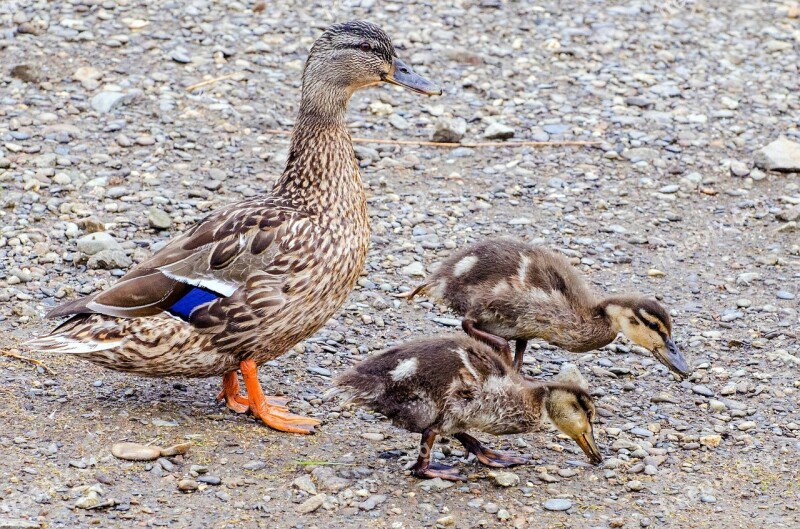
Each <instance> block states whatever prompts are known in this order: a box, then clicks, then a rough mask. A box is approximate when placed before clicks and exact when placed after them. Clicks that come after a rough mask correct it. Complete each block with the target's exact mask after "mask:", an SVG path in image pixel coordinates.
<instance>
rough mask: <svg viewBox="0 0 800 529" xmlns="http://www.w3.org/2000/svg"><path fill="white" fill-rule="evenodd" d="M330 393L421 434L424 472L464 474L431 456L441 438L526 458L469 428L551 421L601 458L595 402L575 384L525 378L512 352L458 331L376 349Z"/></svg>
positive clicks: (480, 454) (504, 460) (420, 473)
mask: <svg viewBox="0 0 800 529" xmlns="http://www.w3.org/2000/svg"><path fill="white" fill-rule="evenodd" d="M336 385H337V386H338V387H337V388H336V389H333V390H331V391H329V392H328V394H327V396H329V397H330V396H333V395H335V394H343V395H345V396H346V397H348V398H349V400H351V401H352V402H354V403H356V404H360V405H363V406H365V407H367V408H369V409H371V410H374V411H377V412H378V413H381V414H383V415H386V416H387V417H388V418H389V419H390V420H392V422H394V423H395V424H396V425H397V426H400V427H402V428H405V429H406V430H409V431H411V432H417V433H421V434H422V441H421V444H420V453H419V457H418V458H417V462H416V463H415V464H414V465H413V466H412V467H411V472H412V474H414V475H415V476H417V477H422V478H442V479H447V480H453V481H458V480H464V479H466V478H464V476H463V475H462V474H461V473H459V472H458V471H457V470H456V469H454V468H452V467H447V466H444V465H441V464H438V463H435V462H432V461H431V460H430V455H431V450H432V448H433V443H434V441H435V439H436V436H437V435H439V434H441V435H451V436H453V437H454V438H455V439H457V440H458V441H459V442H460V443H461V444H463V445H464V447H465V448H466V449H467V451H469V452H470V453H473V454H475V457H476V458H477V459H478V461H479V462H481V463H483V464H484V465H487V466H490V467H508V466H512V465H518V464H523V463H526V462H527V461H528V458H527V457H524V456H518V455H513V454H508V453H504V452H498V451H495V450H491V449H489V448H486V447H485V446H483V444H481V442H480V441H478V440H477V439H475V438H474V437H472V436H471V435H469V434H468V433H467V430H479V431H482V432H487V433H491V434H495V435H501V434H513V433H523V432H528V431H531V430H533V429H534V428H536V427H537V426H538V425H540V424H541V423H542V422H545V423H547V422H551V423H552V424H554V425H555V426H556V427H557V428H558V429H559V430H561V431H562V432H564V433H565V434H566V435H568V436H570V437H571V438H572V439H574V440H575V442H576V443H578V445H579V446H580V447H581V448H582V449H583V451H584V452H585V453H586V455H587V457H589V459H590V461H591V462H592V463H595V464H597V463H599V462H600V461H602V455H601V453H600V450H599V449H598V448H597V444H596V443H595V441H594V434H593V432H592V420H593V419H594V416H595V407H594V404H593V402H592V399H591V397H590V396H589V394H588V393H587V392H586V391H585V390H584V389H582V388H581V387H579V385H577V384H574V383H543V382H533V381H530V380H527V379H525V378H523V377H522V376H521V375H520V374H519V373H517V371H516V370H515V369H513V366H512V365H511V363H510V361H509V358H508V357H507V356H506V355H500V354H497V352H496V351H495V350H494V349H492V348H491V347H490V346H488V345H486V344H485V343H483V342H480V341H478V340H475V339H473V338H470V337H469V336H465V335H459V336H450V337H442V338H428V339H422V340H417V341H413V342H409V343H404V344H401V345H397V346H395V347H392V348H390V349H387V350H386V351H384V352H381V353H378V354H376V355H374V356H371V357H369V358H367V359H366V360H364V361H363V362H361V363H359V364H358V365H356V366H355V367H354V368H352V369H350V370H348V371H346V372H345V373H343V374H342V375H341V376H339V377H338V378H337V379H336Z"/></svg>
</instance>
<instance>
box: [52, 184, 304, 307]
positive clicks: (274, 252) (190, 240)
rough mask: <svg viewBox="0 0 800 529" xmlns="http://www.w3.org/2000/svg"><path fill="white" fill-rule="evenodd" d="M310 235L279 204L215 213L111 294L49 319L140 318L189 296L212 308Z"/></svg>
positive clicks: (263, 202)
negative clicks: (213, 299)
mask: <svg viewBox="0 0 800 529" xmlns="http://www.w3.org/2000/svg"><path fill="white" fill-rule="evenodd" d="M308 229H310V223H309V222H308V220H307V219H306V218H305V217H304V216H303V215H302V214H300V213H298V212H297V211H296V210H293V209H291V208H289V207H288V206H287V205H286V204H283V203H281V202H279V201H276V200H275V199H267V200H264V199H262V200H260V201H253V202H251V203H246V204H238V205H237V206H235V207H230V208H227V209H223V210H220V211H217V212H215V213H212V214H211V215H209V216H208V217H206V218H205V219H203V220H202V221H200V222H199V223H198V224H196V225H195V226H194V227H193V228H191V229H190V230H189V231H187V232H185V233H183V234H181V235H179V236H178V237H176V238H175V239H173V240H172V241H170V242H169V244H167V245H166V246H165V247H164V248H162V249H161V250H159V251H158V252H156V253H155V254H154V255H153V256H151V257H150V258H149V259H147V260H146V261H143V262H142V263H140V264H139V265H138V266H136V267H135V268H134V269H133V270H131V271H130V272H128V273H127V274H126V275H125V276H123V277H122V278H121V279H120V280H119V281H118V282H117V283H116V284H114V285H113V286H111V287H110V288H108V289H107V290H104V291H102V292H99V293H97V294H93V295H91V296H87V297H85V298H81V299H78V300H75V301H73V302H71V303H67V304H65V305H62V306H60V307H57V308H55V309H54V310H52V311H50V313H48V315H47V316H48V317H51V318H59V317H64V316H69V315H73V314H89V313H99V314H105V315H107V316H117V317H124V318H136V317H143V316H152V315H155V314H158V313H160V312H164V311H167V310H170V309H171V308H172V307H175V306H176V304H179V303H180V302H181V300H182V299H183V298H184V297H186V296H190V295H191V296H192V297H191V299H192V300H194V301H195V302H208V301H210V300H211V297H209V296H212V297H213V296H215V297H218V298H226V297H229V296H231V295H233V294H234V292H236V291H237V290H238V289H239V287H241V286H242V285H243V284H244V283H245V282H246V280H247V277H248V275H249V274H250V273H251V272H252V271H253V270H258V269H264V268H267V267H268V266H269V265H274V264H275V261H276V260H277V261H279V260H280V256H281V254H283V253H285V252H290V251H294V250H295V248H293V247H292V244H293V243H292V242H291V241H298V240H302V239H303V237H304V235H306V233H305V232H306V231H307V230H308ZM287 235H292V236H291V237H287ZM204 300H205V301H204ZM184 301H185V300H184ZM184 305H186V303H184ZM177 306H178V307H181V305H180V304H179V305H177ZM188 308H191V307H188ZM184 309H186V307H183V308H181V309H180V310H184Z"/></svg>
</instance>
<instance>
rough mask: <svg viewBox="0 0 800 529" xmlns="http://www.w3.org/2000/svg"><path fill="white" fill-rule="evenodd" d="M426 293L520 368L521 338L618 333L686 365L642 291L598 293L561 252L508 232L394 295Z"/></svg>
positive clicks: (559, 342)
mask: <svg viewBox="0 0 800 529" xmlns="http://www.w3.org/2000/svg"><path fill="white" fill-rule="evenodd" d="M420 292H423V293H430V294H431V295H433V296H434V297H437V298H440V299H442V300H443V301H444V302H445V304H446V305H448V306H449V307H450V308H451V309H452V310H454V311H456V312H457V313H459V314H462V315H463V316H464V319H463V321H462V327H463V328H464V331H466V332H467V333H468V334H469V335H470V336H472V337H474V338H477V339H479V340H482V341H484V342H486V343H488V344H490V345H492V346H494V347H496V348H497V349H499V350H502V351H504V352H506V353H507V354H508V355H510V354H511V352H510V350H509V346H508V341H507V340H516V342H517V345H516V354H515V356H514V365H515V366H516V368H517V370H519V369H520V368H521V367H522V357H523V355H524V353H525V349H526V348H527V346H528V340H531V339H533V338H540V339H542V340H545V341H547V342H549V343H551V344H553V345H556V346H558V347H561V348H563V349H566V350H567V351H573V352H577V353H582V352H586V351H591V350H592V349H597V348H598V347H603V346H604V345H608V344H609V343H611V342H612V341H614V338H616V336H617V334H618V333H620V332H622V333H623V334H624V335H625V336H627V337H628V338H629V339H630V340H632V341H633V342H635V343H637V344H639V345H641V346H642V347H645V348H647V349H648V350H650V351H651V352H652V353H653V355H654V356H655V357H656V358H657V359H658V361H659V362H661V363H662V364H664V365H665V366H667V367H668V368H669V369H671V370H672V371H674V372H675V373H677V374H678V375H679V376H682V377H683V376H688V374H689V373H690V372H691V370H690V368H689V366H688V364H687V363H686V360H685V359H684V358H683V355H682V354H681V352H680V351H679V350H678V348H677V346H676V345H675V342H673V341H672V337H671V335H672V323H671V321H670V317H669V314H668V313H667V311H666V310H664V308H663V307H662V306H661V305H660V304H659V303H658V302H657V301H655V300H652V299H649V298H645V297H643V296H631V295H627V296H609V297H605V298H598V297H597V296H596V295H595V294H594V292H592V290H591V289H590V288H589V286H588V285H587V284H586V282H585V281H584V280H583V278H582V277H581V276H580V274H579V273H578V271H577V270H576V269H575V268H574V267H573V266H572V265H570V263H569V261H568V260H567V258H566V257H564V256H563V255H561V254H559V253H556V252H553V251H550V250H548V249H546V248H542V247H540V246H532V245H530V244H527V243H525V242H522V241H520V240H517V239H511V238H498V239H489V240H485V241H482V242H479V243H477V244H474V245H472V246H470V247H468V248H465V249H464V250H462V251H460V252H457V253H456V254H454V255H453V256H451V257H450V258H449V259H447V260H446V261H444V262H443V263H442V264H441V265H440V266H439V268H438V270H437V271H436V272H435V273H434V274H433V276H432V277H431V278H430V280H429V281H427V282H426V283H424V284H422V285H420V286H419V287H417V288H416V289H415V290H413V291H411V292H408V293H406V294H401V295H400V297H406V298H413V297H414V296H415V295H417V294H418V293H420Z"/></svg>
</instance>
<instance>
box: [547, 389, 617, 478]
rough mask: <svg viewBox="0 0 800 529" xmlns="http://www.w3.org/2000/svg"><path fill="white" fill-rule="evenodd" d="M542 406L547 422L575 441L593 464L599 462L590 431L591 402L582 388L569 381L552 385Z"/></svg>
mask: <svg viewBox="0 0 800 529" xmlns="http://www.w3.org/2000/svg"><path fill="white" fill-rule="evenodd" d="M543 405H544V410H545V411H546V412H547V417H548V418H549V419H550V421H551V422H552V423H553V424H554V425H555V426H556V428H558V429H559V430H561V431H562V432H563V433H565V434H566V435H568V436H570V437H571V438H572V439H573V440H574V441H575V442H576V443H578V446H580V447H581V449H582V450H583V452H584V453H585V454H586V457H588V458H589V461H591V463H592V464H593V465H597V464H599V463H600V462H602V461H603V455H602V454H601V453H600V449H599V448H598V447H597V443H595V441H594V432H593V431H592V421H593V420H594V417H595V407H594V402H592V398H591V397H590V396H589V394H588V393H587V392H586V391H585V390H583V389H581V388H579V387H578V386H575V385H572V384H552V385H550V386H549V389H548V391H547V392H546V393H545V397H544V402H543Z"/></svg>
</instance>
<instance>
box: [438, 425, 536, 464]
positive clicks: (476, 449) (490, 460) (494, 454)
mask: <svg viewBox="0 0 800 529" xmlns="http://www.w3.org/2000/svg"><path fill="white" fill-rule="evenodd" d="M453 437H455V438H456V439H458V440H459V441H460V442H461V444H462V445H464V448H466V449H467V451H468V452H471V453H473V454H475V457H477V458H478V461H480V462H481V463H483V464H484V465H486V466H488V467H512V466H514V465H524V464H525V463H528V462H530V458H529V457H527V456H521V455H516V454H510V453H508V452H498V451H496V450H492V449H491V448H486V447H485V446H483V444H481V442H480V441H478V440H477V439H475V438H474V437H472V436H471V435H469V434H467V433H457V434H455V435H454V436H453Z"/></svg>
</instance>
